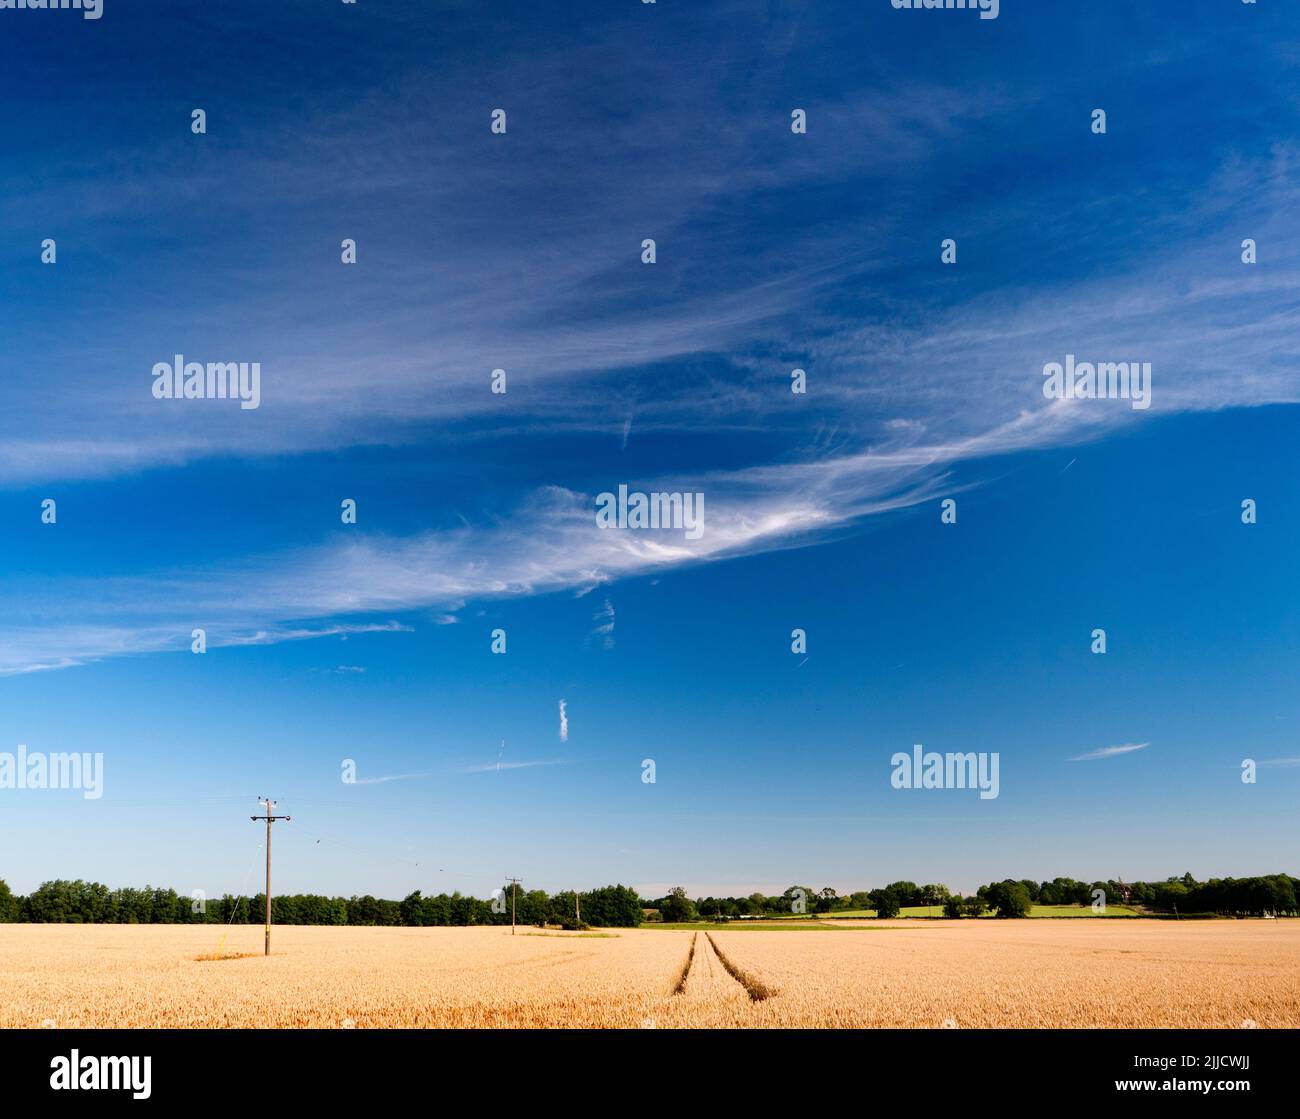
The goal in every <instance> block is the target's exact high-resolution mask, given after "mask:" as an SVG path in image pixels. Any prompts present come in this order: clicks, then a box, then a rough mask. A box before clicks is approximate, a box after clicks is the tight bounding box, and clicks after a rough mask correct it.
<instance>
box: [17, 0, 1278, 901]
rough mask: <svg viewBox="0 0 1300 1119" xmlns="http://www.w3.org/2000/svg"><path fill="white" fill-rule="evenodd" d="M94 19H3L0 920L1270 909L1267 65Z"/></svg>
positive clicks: (1117, 50)
mask: <svg viewBox="0 0 1300 1119" xmlns="http://www.w3.org/2000/svg"><path fill="white" fill-rule="evenodd" d="M104 2H105V7H104V14H103V17H102V18H101V19H99V20H83V19H82V18H81V17H80V15H79V14H78V13H76V12H70V11H67V12H64V11H55V12H49V11H3V12H0V25H2V27H0V30H3V32H4V34H3V36H0V62H2V63H3V64H2V65H0V73H3V74H4V75H5V77H4V78H3V79H2V80H3V85H4V94H5V100H6V105H7V106H8V111H7V112H6V113H5V114H3V116H2V117H0V145H2V149H3V151H4V155H5V158H4V160H3V162H2V163H0V258H2V260H3V268H2V269H0V284H3V290H2V292H0V307H3V312H0V313H2V314H3V319H2V320H0V339H3V342H4V345H3V348H2V349H0V368H2V370H3V377H0V526H2V528H0V532H3V536H2V537H0V539H2V540H3V549H2V550H0V674H2V675H0V752H3V751H13V750H15V748H16V747H17V745H18V744H20V743H22V744H25V745H26V746H27V747H28V749H29V750H32V751H46V752H56V751H64V750H75V751H90V752H99V751H102V752H103V754H104V757H105V762H104V766H105V790H104V795H103V797H102V798H101V799H99V800H86V799H84V798H83V797H82V796H81V795H80V793H77V792H74V791H59V792H53V791H49V792H36V791H32V790H7V791H6V790H0V807H2V808H3V811H0V844H2V845H3V846H4V847H5V849H7V850H9V851H11V852H14V851H17V852H20V853H21V854H20V855H19V856H11V858H10V860H9V861H8V863H6V864H5V865H4V866H3V867H0V877H4V878H6V879H8V880H9V881H10V883H11V884H12V885H14V886H15V888H18V889H23V890H26V889H30V888H31V887H32V886H34V885H35V884H36V883H38V882H39V881H41V880H42V879H45V878H49V877H54V876H81V877H86V878H91V877H94V878H98V879H101V880H104V881H109V882H112V883H125V882H143V881H145V880H150V881H153V882H165V883H168V884H171V885H174V886H176V887H177V888H178V889H180V888H183V889H185V890H187V891H188V890H191V889H205V890H207V891H208V892H210V893H212V892H220V891H221V890H227V889H230V890H233V889H237V888H239V887H241V886H245V887H246V886H249V885H251V884H252V883H251V881H248V880H247V879H248V875H249V874H250V873H251V872H250V869H249V868H254V869H255V866H256V863H257V860H258V858H259V857H260V856H259V854H258V849H257V836H256V834H254V832H255V829H252V828H251V827H250V826H249V824H248V822H247V819H246V817H247V816H248V815H249V814H250V812H251V811H252V810H253V798H254V797H255V796H256V795H257V794H260V793H263V792H269V793H271V794H272V795H276V796H278V797H279V799H280V802H281V807H282V808H283V809H284V810H286V811H291V812H292V813H293V814H294V822H293V823H292V824H291V825H289V826H288V827H286V828H284V829H283V833H284V834H283V839H281V838H280V836H279V834H277V849H278V851H279V855H278V858H279V859H281V860H282V865H283V870H281V871H280V872H278V874H279V879H280V882H281V883H282V885H283V888H285V889H293V890H303V891H306V890H321V891H330V892H336V891H337V892H342V893H352V892H371V893H375V894H385V895H387V896H401V895H402V894H404V893H405V892H407V891H409V890H411V889H415V888H420V889H423V890H425V891H426V892H428V891H429V890H437V889H452V888H460V889H462V890H467V891H473V892H478V893H480V894H482V893H484V892H486V891H487V890H489V889H491V888H493V887H495V886H496V885H498V884H499V883H500V881H501V880H502V876H503V875H506V874H519V875H522V876H524V878H525V879H526V880H527V881H528V882H530V883H533V884H536V885H541V886H545V887H549V888H559V887H568V886H574V885H580V886H586V885H592V884H595V883H598V882H604V881H607V880H609V881H613V880H622V881H625V882H631V883H633V884H635V885H637V886H640V887H642V888H643V889H645V890H646V891H647V892H651V893H654V892H658V891H659V890H661V889H664V888H666V887H668V886H671V885H673V884H676V883H678V882H680V883H681V884H684V885H686V886H688V887H689V888H691V889H692V892H713V891H717V890H724V891H726V892H746V893H747V892H749V891H751V890H752V889H755V888H762V889H775V888H781V887H784V886H785V885H788V884H789V883H790V882H793V881H800V882H805V883H807V884H811V885H813V886H817V887H820V886H822V885H825V884H831V885H835V886H837V887H838V888H841V889H847V888H858V887H862V886H869V885H878V884H881V883H882V882H883V881H885V880H888V879H892V878H898V877H907V878H912V879H915V880H917V881H944V882H946V883H948V884H949V885H950V886H951V887H953V888H954V889H965V890H971V889H973V888H974V887H975V886H976V885H978V884H980V883H981V882H984V881H987V880H989V879H991V878H995V877H1002V876H1005V875H1015V876H1017V877H1022V876H1035V877H1036V876H1047V877H1050V876H1053V875H1055V874H1058V873H1066V874H1073V875H1076V876H1079V877H1093V876H1103V877H1108V876H1111V875H1115V874H1122V875H1123V876H1124V877H1126V878H1139V877H1143V876H1148V877H1151V876H1163V875H1165V874H1169V873H1182V872H1183V871H1184V870H1188V869H1191V870H1192V871H1193V872H1195V873H1197V874H1198V875H1210V874H1227V873H1236V874H1247V873H1262V872H1268V871H1275V870H1278V869H1289V870H1291V871H1292V872H1295V869H1296V868H1295V866H1294V865H1293V864H1290V863H1288V860H1289V859H1291V857H1292V855H1293V853H1294V852H1295V850H1296V843H1295V840H1296V827H1295V824H1294V818H1295V815H1294V806H1295V797H1296V792H1297V788H1298V786H1297V781H1300V772H1298V770H1300V762H1297V761H1296V757H1297V755H1298V754H1300V746H1298V744H1297V742H1296V736H1297V730H1298V729H1300V722H1298V720H1300V702H1297V698H1296V689H1295V687H1294V684H1293V681H1294V678H1295V676H1296V672H1297V670H1298V669H1300V631H1298V629H1297V623H1298V622H1300V617H1298V614H1297V608H1296V605H1295V598H1294V595H1293V593H1292V590H1293V585H1294V581H1295V570H1296V557H1297V554H1298V548H1297V545H1300V528H1298V527H1297V524H1298V519H1300V480H1298V478H1300V474H1298V472H1297V466H1298V459H1300V450H1298V446H1300V444H1298V442H1297V411H1296V404H1297V401H1298V400H1300V375H1298V373H1297V338H1298V337H1300V335H1298V334H1297V329H1296V328H1297V321H1298V319H1300V300H1297V297H1296V291H1297V281H1298V280H1300V241H1298V240H1297V236H1296V228H1297V221H1296V217H1295V215H1296V214H1297V212H1300V211H1298V210H1297V206H1298V204H1300V187H1297V176H1298V175H1300V143H1298V142H1297V114H1298V112H1300V97H1297V90H1298V89H1300V82H1297V78H1298V77H1300V74H1298V73H1297V71H1298V70H1300V15H1298V13H1297V12H1296V11H1295V10H1293V9H1292V8H1290V7H1288V6H1286V5H1282V4H1278V3H1269V2H1263V0H1262V2H1261V3H1260V4H1257V5H1242V4H1237V3H1230V2H1226V0H1222V2H1220V0H1199V2H1190V3H1186V4H1180V5H1177V6H1172V5H1133V4H1130V3H1119V2H1110V3H1089V4H1086V5H1084V4H1079V5H1067V4H1064V3H1059V4H1058V3H1053V4H1042V3H1032V4H1031V3H1029V2H1027V0H1020V2H1017V0H1004V2H1003V3H1002V5H1001V10H1000V13H999V16H998V18H997V19H996V20H980V19H979V18H978V16H977V15H976V14H975V13H972V12H964V11H962V12H959V11H918V12H912V11H895V10H893V9H892V7H891V6H890V4H889V2H888V0H872V2H870V3H821V4H811V3H804V4H796V3H791V4H778V3H768V4H755V3H749V4H743V3H737V4H689V5H688V4H683V3H677V2H672V0H659V2H658V3H656V4H653V5H650V4H642V3H640V2H639V0H620V2H618V3H608V2H606V3H600V4H596V3H573V4H564V5H538V4H532V3H506V4H495V5H482V4H473V3H469V2H465V3H434V4H418V5H417V4H410V3H407V4H384V5H380V4H373V3H366V0H361V2H360V3H358V4H356V5H345V4H342V3H313V4H307V3H285V4H279V5H267V4H250V3H233V4H226V5H222V6H220V7H219V8H218V7H212V6H208V5H199V4H189V3H169V4H165V5H164V4H152V3H131V2H129V0H104ZM498 108H502V109H505V110H506V114H507V122H508V123H507V130H506V133H505V134H504V135H495V134H493V133H492V131H491V129H490V114H491V113H492V111H493V110H494V109H498ZM796 108H799V109H804V110H805V111H806V113H807V121H808V125H807V133H806V135H798V134H795V133H793V132H792V131H791V128H790V120H791V111H792V110H793V109H796ZM1098 108H1101V109H1104V110H1105V112H1106V115H1107V129H1106V133H1105V134H1104V135H1097V134H1095V133H1094V132H1093V131H1092V127H1091V122H1092V113H1093V110H1094V109H1098ZM195 109H203V110H204V111H205V112H206V115H207V132H206V134H204V135H195V134H194V133H193V132H192V131H191V113H192V111H193V110H195ZM46 238H51V239H54V240H55V241H56V242H57V264H54V265H46V264H42V263H41V259H40V257H41V243H42V241H43V240H45V239H46ZM344 238H354V239H355V240H356V242H357V253H358V259H357V263H356V264H354V265H344V264H343V263H342V262H341V261H340V242H341V241H342V240H343V239H344ZM646 238H653V239H654V240H655V242H656V247H657V262H656V263H655V264H653V265H646V264H643V263H642V262H641V252H642V242H643V240H644V239H646ZM944 238H953V239H954V240H955V241H956V242H957V263H956V264H953V265H945V264H942V263H941V262H940V242H941V241H942V240H943V239H944ZM1246 238H1251V239H1254V240H1255V242H1256V244H1257V253H1258V263H1257V264H1254V265H1248V264H1244V263H1243V262H1242V241H1243V240H1244V239H1246ZM176 354H183V355H185V357H186V358H187V359H190V360H197V361H205V362H206V361H219V362H225V361H245V362H259V363H260V366H261V371H262V380H261V405H260V407H258V408H257V409H255V410H254V409H248V410H246V409H240V408H239V407H238V405H237V404H235V403H234V402H231V401H218V400H194V401H160V400H157V399H155V398H154V396H153V395H152V393H151V391H150V390H151V386H152V383H153V378H152V377H151V369H152V368H153V366H154V364H155V363H157V362H160V361H161V362H170V361H171V360H172V358H173V357H174V355H176ZM1066 354H1074V355H1077V356H1078V358H1079V360H1080V361H1083V360H1091V361H1135V362H1136V361H1142V362H1150V363H1151V366H1152V375H1151V377H1152V382H1151V383H1152V394H1151V399H1152V403H1151V407H1150V408H1149V409H1147V410H1135V409H1133V408H1131V407H1130V406H1129V404H1128V402H1125V401H1113V400H1105V401H1103V400H1095V401H1083V400H1074V401H1052V400H1047V399H1045V398H1044V396H1043V393H1042V382H1043V375H1042V370H1043V366H1044V364H1046V363H1048V362H1053V361H1056V362H1061V361H1064V359H1065V355H1066ZM496 368H503V369H505V370H506V371H507V384H508V391H507V392H506V393H505V394H504V395H500V394H494V393H492V392H491V391H490V382H491V372H492V370H493V369H496ZM794 368H801V369H804V370H806V371H807V376H808V392H807V394H806V395H793V394H792V393H791V392H790V371H791V370H792V369H794ZM621 483H623V484H627V485H628V486H629V487H631V488H632V489H641V490H646V491H649V490H680V491H689V492H697V491H698V492H702V493H703V494H704V495H705V522H706V526H707V527H706V531H705V532H704V534H703V535H702V536H701V537H700V538H699V539H698V540H691V539H686V538H684V536H683V534H682V533H681V532H676V533H674V532H666V533H646V532H636V531H631V530H627V531H613V532H610V531H604V530H601V529H599V528H598V527H597V526H596V524H595V520H594V507H595V506H594V503H595V496H596V495H597V494H598V493H600V492H602V491H609V490H616V489H617V487H618V486H619V484H621ZM948 497H952V498H955V499H956V500H957V503H958V510H959V514H958V520H957V523H956V524H955V525H944V524H941V523H940V516H939V513H940V501H941V500H943V499H944V498H948ZM47 498H52V499H54V500H56V501H57V503H58V504H57V508H58V521H57V524H55V525H45V524H42V523H41V520H40V504H41V502H42V500H44V499H47ZM345 498H351V499H354V500H355V501H356V502H357V503H358V523H357V524H355V525H344V524H342V523H341V520H340V515H339V510H340V502H341V501H342V500H343V499H345ZM1247 498H1250V499H1253V500H1255V501H1256V502H1257V503H1258V510H1259V518H1258V523H1257V524H1254V525H1243V524H1242V521H1241V502H1242V501H1243V500H1244V499H1247ZM194 627H203V628H205V629H206V631H207V634H208V642H209V648H208V652H207V653H206V654H205V655H203V656H196V655H194V654H192V653H191V652H190V641H191V637H190V634H191V631H192V629H193V628H194ZM1098 627H1101V628H1104V629H1105V630H1106V632H1107V638H1108V651H1107V653H1106V655H1105V656H1098V655H1093V654H1092V653H1090V651H1089V645H1090V640H1091V638H1090V635H1091V633H1092V631H1093V630H1094V629H1095V628H1098ZM497 628H501V629H504V630H505V631H506V633H507V640H508V652H507V653H506V654H505V655H503V656H501V655H493V654H492V652H491V649H490V642H491V637H490V634H491V632H492V631H493V630H494V629H497ZM794 628H802V629H805V630H806V631H807V634H808V643H809V648H808V654H807V656H806V657H805V656H796V655H794V654H792V653H791V651H790V634H791V630H792V629H794ZM561 700H563V701H564V704H565V711H566V717H567V722H568V734H567V737H566V738H565V740H561V737H560V718H559V705H560V701H561ZM503 743H504V745H503ZM913 743H923V744H924V745H925V746H926V747H927V748H928V749H932V750H939V751H955V750H961V751H967V750H972V751H996V752H998V753H999V754H1000V757H1001V791H1000V795H999V796H998V797H997V798H996V799H992V800H981V799H979V798H978V796H976V795H975V794H973V793H971V792H967V791H957V790H929V791H909V790H897V789H894V788H892V787H891V785H890V781H889V776H890V766H889V759H890V757H891V755H892V754H894V753H895V752H896V751H900V750H902V751H907V750H910V749H911V747H912V745H913ZM1139 744H1147V745H1145V746H1143V748H1142V749H1140V750H1131V751H1127V752H1121V753H1113V754H1112V755H1110V756H1105V757H1102V758H1099V759H1097V760H1092V761H1086V762H1076V761H1070V760H1069V759H1071V758H1077V757H1079V756H1081V755H1084V754H1090V753H1096V752H1099V751H1101V752H1104V751H1106V750H1107V748H1109V747H1114V746H1118V745H1139ZM346 758H350V759H354V760H355V762H356V764H357V770H358V775H359V778H360V782H359V783H358V784H344V783H343V782H342V781H341V780H340V767H341V763H342V762H343V759H346ZM645 758H653V759H655V761H656V764H657V781H656V783H654V784H645V783H643V782H642V780H641V774H642V768H641V763H642V760H643V759H645ZM1243 758H1255V759H1257V760H1259V761H1260V762H1261V763H1267V764H1263V765H1262V768H1261V769H1260V771H1259V781H1258V783H1257V784H1254V785H1248V784H1243V783H1242V781H1241V780H1240V766H1241V761H1242V759H1243ZM498 763H499V765H498ZM160 834H163V835H166V836H167V837H168V838H167V841H166V842H165V843H159V841H158V836H159V835H160ZM318 840H319V843H318V842H317V841H318Z"/></svg>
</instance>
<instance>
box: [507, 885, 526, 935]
mask: <svg viewBox="0 0 1300 1119" xmlns="http://www.w3.org/2000/svg"><path fill="white" fill-rule="evenodd" d="M506 881H507V882H509V883H510V935H511V936H514V935H515V888H516V887H517V886H518V885H519V883H520V882H522V881H523V879H521V878H507V879H506Z"/></svg>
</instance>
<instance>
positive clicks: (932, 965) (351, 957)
mask: <svg viewBox="0 0 1300 1119" xmlns="http://www.w3.org/2000/svg"><path fill="white" fill-rule="evenodd" d="M224 933H225V930H223V929H219V928H214V927H213V926H184V925H181V926H176V925H173V926H134V925H92V926H84V925H83V926H77V925H0V1026H6V1027H10V1026H27V1027H31V1026H40V1025H49V1026H54V1027H130V1026H154V1027H229V1026H239V1027H250V1026H269V1027H300V1026H311V1027H344V1028H346V1027H350V1026H356V1027H358V1028H364V1027H375V1026H398V1027H401V1026H523V1027H575V1026H582V1027H632V1028H637V1027H647V1026H654V1027H675V1026H706V1027H718V1026H923V1027H937V1026H942V1025H945V1024H947V1025H955V1026H959V1027H986V1026H1100V1027H1116V1026H1225V1027H1238V1026H1240V1025H1242V1023H1243V1022H1247V1021H1253V1022H1255V1023H1257V1024H1258V1025H1260V1026H1264V1027H1268V1026H1289V1027H1295V1026H1297V1025H1300V921H1284V920H1279V921H1211V922H1182V923H1170V922H1155V921H1152V922H1147V921H1113V922H1112V921H1087V920H1083V921H1018V922H1000V921H965V922H952V923H947V922H922V921H910V922H900V923H896V924H893V925H888V924H884V923H875V924H872V925H861V924H858V925H854V926H850V927H845V928H837V929H830V930H811V929H810V930H800V931H784V930H782V931H761V930H750V929H743V930H742V929H726V930H723V931H710V932H709V933H705V932H702V931H701V932H699V933H692V932H681V931H672V930H652V929H640V930H619V931H618V932H617V934H616V935H610V936H602V937H585V936H566V935H546V936H538V935H534V934H531V933H528V932H524V931H523V930H521V933H520V935H518V936H514V937H512V936H511V935H510V930H509V929H506V928H499V927H490V928H429V929H420V928H320V927H302V926H298V927H293V926H289V927H280V928H277V929H276V930H275V939H274V943H273V954H272V955H271V957H270V958H264V957H262V955H261V954H260V952H261V939H262V931H261V929H260V928H258V927H256V926H237V927H236V928H234V929H233V930H232V931H230V933H229V935H228V937H227V939H226V941H225V943H224V945H223V946H222V958H221V959H213V958H212V955H213V952H214V951H215V950H216V948H217V944H218V941H219V939H220V938H221V936H222V935H224ZM688 959H689V964H688Z"/></svg>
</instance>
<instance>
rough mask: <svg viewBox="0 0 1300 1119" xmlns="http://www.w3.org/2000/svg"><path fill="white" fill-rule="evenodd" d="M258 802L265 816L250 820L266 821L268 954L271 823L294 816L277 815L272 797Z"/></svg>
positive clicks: (268, 951) (268, 940)
mask: <svg viewBox="0 0 1300 1119" xmlns="http://www.w3.org/2000/svg"><path fill="white" fill-rule="evenodd" d="M257 803H258V804H264V805H266V815H265V816H250V817H249V819H250V820H265V821H266V953H265V954H266V955H268V956H269V955H270V954H271V825H272V824H273V823H275V821H276V820H292V819H293V817H292V816H276V815H274V812H275V801H273V800H272V799H271V798H270V797H261V798H259V800H258V802H257Z"/></svg>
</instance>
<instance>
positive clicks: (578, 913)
mask: <svg viewBox="0 0 1300 1119" xmlns="http://www.w3.org/2000/svg"><path fill="white" fill-rule="evenodd" d="M573 917H574V920H575V921H576V922H577V923H578V924H579V925H581V924H582V895H581V894H580V893H578V891H577V890H574V891H573Z"/></svg>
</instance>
